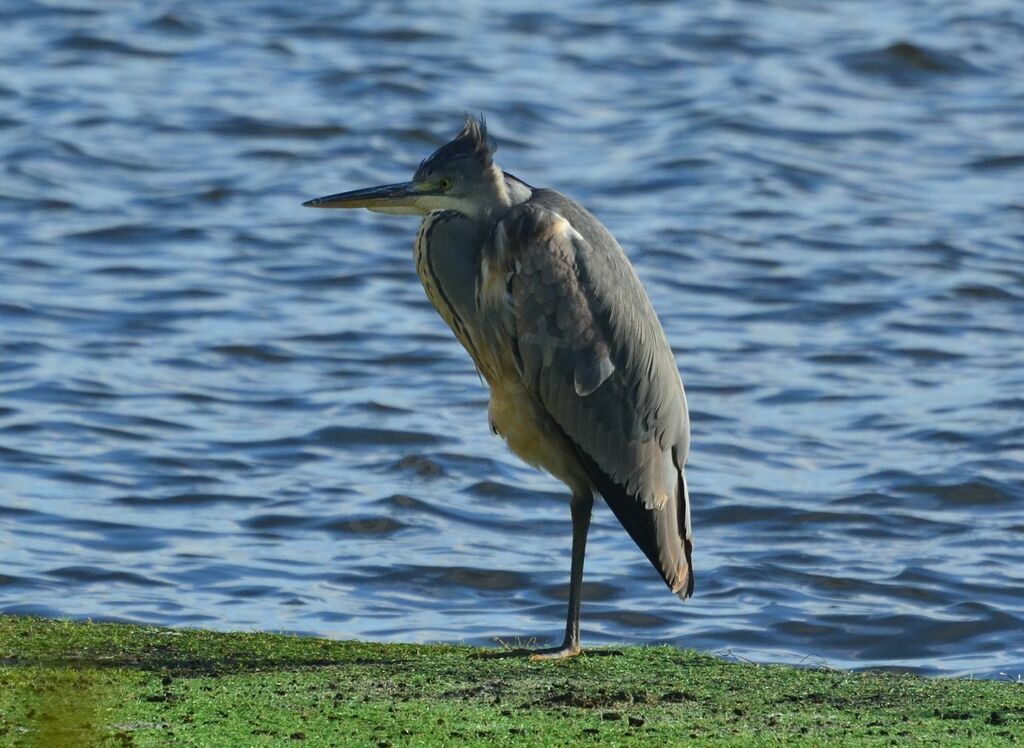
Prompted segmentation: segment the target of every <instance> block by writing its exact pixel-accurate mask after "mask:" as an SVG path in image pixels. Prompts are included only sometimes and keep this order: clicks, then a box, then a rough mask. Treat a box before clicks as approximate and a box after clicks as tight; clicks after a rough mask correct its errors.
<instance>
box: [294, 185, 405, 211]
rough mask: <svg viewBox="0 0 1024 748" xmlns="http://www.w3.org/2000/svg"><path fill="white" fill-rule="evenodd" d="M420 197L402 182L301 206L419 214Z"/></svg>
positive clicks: (347, 193)
mask: <svg viewBox="0 0 1024 748" xmlns="http://www.w3.org/2000/svg"><path fill="white" fill-rule="evenodd" d="M422 197H423V192H422V191H421V190H419V189H417V188H416V186H415V185H414V184H413V183H412V182H402V183H401V184H385V185H382V186H381V187H368V188H367V189H365V190H352V191H350V192H339V193H338V194H336V195H326V196H324V197H317V198H314V199H313V200H307V201H306V202H304V203H303V205H304V206H305V207H307V208H367V209H369V210H373V211H377V212H379V213H419V212H421V211H420V210H419V209H418V208H417V203H418V201H419V200H420V199H422Z"/></svg>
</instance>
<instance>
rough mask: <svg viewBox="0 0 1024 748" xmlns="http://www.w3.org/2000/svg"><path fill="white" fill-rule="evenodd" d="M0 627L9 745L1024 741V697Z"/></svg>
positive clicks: (777, 672)
mask: <svg viewBox="0 0 1024 748" xmlns="http://www.w3.org/2000/svg"><path fill="white" fill-rule="evenodd" d="M485 652H486V650H479V649H474V648H470V647H458V646H448V645H423V646H420V645H404V644H373V643H365V642H339V641H326V640H322V639H309V638H299V637H290V636H279V635H273V634H255V633H239V634H220V633H212V632H207V631H181V630H166V629H156V628H146V627H140V626H125V625H115V624H92V623H71V622H66V621H52V620H44V619H38V618H22V617H12V616H0V745H38V746H61V745H69V746H70V745H74V746H88V745H113V746H126V745H140V746H142V745H154V746H155V745H160V746H163V745H201V746H256V745H296V744H302V743H303V742H305V744H306V745H316V746H321V745H323V746H328V745H339V746H348V745H369V746H384V745H392V746H402V745H465V744H484V743H486V744H499V745H500V744H508V745H512V744H515V745H570V744H572V745H576V744H584V745H587V744H592V745H602V746H606V745H647V746H650V745H663V744H673V745H681V744H698V743H699V744H701V745H705V744H708V745H711V744H731V745H751V744H774V745H801V744H805V745H820V744H822V743H826V742H842V743H844V744H850V743H856V744H862V745H890V744H903V743H907V742H923V743H936V744H938V743H941V744H943V745H950V744H967V743H970V744H972V745H979V744H991V745H1004V744H1013V743H1015V742H1021V741H1024V684H1018V683H1011V682H999V681H982V680H951V679H925V678H917V677H912V676H905V675H883V674H864V673H847V672H837V671H827V670H807V669H796V668H791V667H782V666H757V665H750V664H743V663H734V662H726V661H723V660H721V659H717V658H714V657H709V656H707V655H702V654H698V653H696V652H692V651H684V650H678V649H674V648H670V647H643V648H634V647H627V648H623V649H621V650H593V651H592V652H591V654H590V655H589V656H583V657H579V658H576V659H574V660H568V661H564V662H554V663H551V662H547V663H533V662H528V661H526V660H524V659H522V658H506V659H493V658H481V657H480V656H479V655H481V654H483V653H485Z"/></svg>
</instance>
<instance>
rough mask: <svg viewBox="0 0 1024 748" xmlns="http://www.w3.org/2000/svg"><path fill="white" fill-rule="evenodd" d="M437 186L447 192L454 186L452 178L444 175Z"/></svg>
mask: <svg viewBox="0 0 1024 748" xmlns="http://www.w3.org/2000/svg"><path fill="white" fill-rule="evenodd" d="M437 186H438V187H440V188H441V190H442V191H443V192H447V191H448V190H450V189H451V188H452V180H450V179H449V178H448V177H442V178H441V179H439V180H438V182H437Z"/></svg>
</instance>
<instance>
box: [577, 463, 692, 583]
mask: <svg viewBox="0 0 1024 748" xmlns="http://www.w3.org/2000/svg"><path fill="white" fill-rule="evenodd" d="M666 456H667V455H666ZM583 462H584V464H585V465H586V468H587V473H588V474H589V475H590V479H591V480H592V481H593V483H594V485H595V487H596V488H597V490H598V491H599V492H600V494H601V495H602V496H603V497H604V500H605V503H606V504H608V506H609V507H610V508H611V510H612V513H613V514H614V515H615V516H616V518H618V520H619V522H620V523H621V524H622V526H623V527H624V528H625V529H626V532H628V533H629V536H630V537H631V538H633V541H634V542H635V543H636V544H637V545H638V546H639V547H640V550H642V551H643V552H644V555H645V556H647V559H648V560H649V561H650V562H651V565H653V566H654V568H655V569H657V570H658V573H659V574H661V578H662V579H663V580H664V582H665V584H666V585H668V588H669V589H670V590H672V592H674V593H675V594H676V596H678V597H679V599H680V600H685V599H686V598H688V597H690V596H691V595H692V594H693V565H692V563H691V556H692V552H693V540H692V535H691V531H690V494H689V490H688V488H687V485H686V474H685V472H684V469H683V466H682V465H677V464H675V463H676V455H675V450H674V449H673V450H672V467H673V468H674V470H673V471H672V472H673V473H674V485H673V486H672V490H670V491H667V492H666V493H667V498H666V500H665V501H664V502H663V503H661V504H660V505H658V506H656V507H654V508H648V507H646V506H645V505H644V502H643V501H642V500H641V499H640V498H639V497H637V496H634V495H631V494H630V493H628V492H627V491H626V490H625V488H624V487H623V486H621V485H619V484H618V483H617V482H616V481H614V480H612V479H611V477H609V476H608V474H607V473H605V472H604V471H603V470H601V468H600V467H598V466H597V465H596V463H594V461H593V460H591V459H589V458H587V457H586V456H584V459H583Z"/></svg>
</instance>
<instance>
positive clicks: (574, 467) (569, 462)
mask: <svg viewBox="0 0 1024 748" xmlns="http://www.w3.org/2000/svg"><path fill="white" fill-rule="evenodd" d="M489 415H490V419H491V428H492V429H493V430H494V431H495V432H496V433H498V434H500V435H501V436H502V437H503V438H504V439H505V441H506V442H507V443H508V446H509V449H511V450H512V451H513V452H514V453H515V454H516V455H517V456H518V457H519V458H520V459H522V460H523V461H524V462H526V463H528V464H530V465H533V466H534V467H538V468H541V469H542V470H546V471H547V472H549V473H551V474H552V475H553V476H555V477H556V478H558V479H559V480H560V481H562V482H563V483H565V484H566V485H567V486H569V487H570V488H571V489H572V490H574V491H576V490H583V489H584V488H586V487H587V486H589V480H588V479H587V477H586V473H585V472H584V470H583V467H582V466H581V465H580V464H579V461H578V460H577V459H576V456H575V453H574V452H573V451H572V448H571V446H570V445H569V444H568V443H567V441H566V438H565V435H564V434H563V433H562V432H561V430H560V429H559V428H558V427H557V425H556V424H555V423H554V422H553V421H552V420H551V417H550V416H549V415H548V414H547V412H546V411H545V410H544V408H543V406H542V405H541V404H540V403H538V402H536V401H535V400H534V398H533V397H532V396H531V394H530V393H529V392H528V391H527V390H526V389H525V388H523V387H522V386H521V385H519V384H518V383H514V384H513V383H494V384H492V385H491V406H490V413H489Z"/></svg>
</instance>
